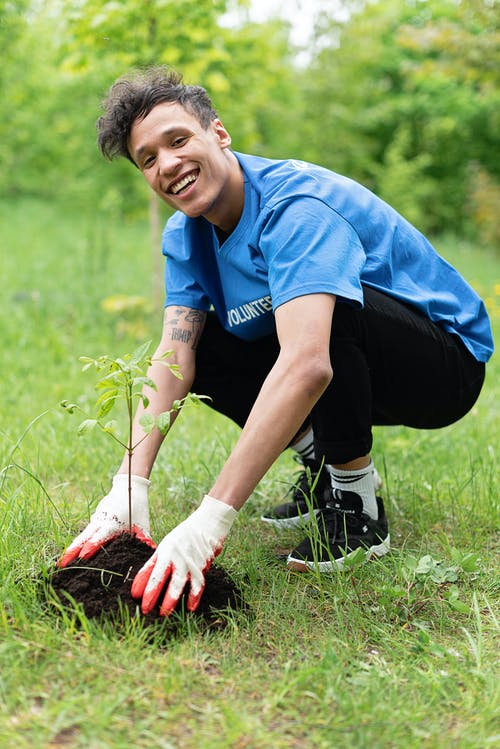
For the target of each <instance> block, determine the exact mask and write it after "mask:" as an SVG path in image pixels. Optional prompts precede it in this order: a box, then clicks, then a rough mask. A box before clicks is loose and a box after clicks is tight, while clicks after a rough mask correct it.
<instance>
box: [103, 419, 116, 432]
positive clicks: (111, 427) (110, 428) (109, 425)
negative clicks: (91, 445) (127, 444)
mask: <svg viewBox="0 0 500 749" xmlns="http://www.w3.org/2000/svg"><path fill="white" fill-rule="evenodd" d="M102 430H103V432H109V434H118V422H117V421H116V419H113V420H112V421H108V422H106V424H104V426H103V427H102Z"/></svg>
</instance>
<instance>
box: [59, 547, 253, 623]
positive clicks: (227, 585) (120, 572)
mask: <svg viewBox="0 0 500 749" xmlns="http://www.w3.org/2000/svg"><path fill="white" fill-rule="evenodd" d="M152 553H153V551H152V549H151V548H150V547H149V546H148V545H147V544H145V543H143V542H142V541H139V539H137V538H135V537H134V536H130V535H129V534H126V533H124V534H122V535H121V536H118V538H116V539H114V541H111V542H110V543H109V544H108V545H107V546H105V547H104V548H102V549H101V550H100V551H99V552H98V553H97V554H96V555H95V556H94V557H93V558H92V559H90V560H87V561H84V560H76V561H75V562H73V563H72V564H70V565H68V566H67V567H64V568H63V569H55V570H54V571H53V573H52V575H51V579H50V586H51V588H52V590H53V591H54V592H55V594H56V595H57V597H58V598H59V600H60V601H61V603H63V604H64V605H65V606H71V603H70V600H69V599H68V595H67V594H69V596H71V599H73V600H74V601H76V603H78V604H81V606H82V607H83V610H84V612H85V615H86V616H87V617H88V618H89V619H91V618H100V617H109V618H111V619H112V618H115V617H117V618H119V617H120V615H121V610H122V609H124V608H127V609H128V610H129V612H130V615H131V616H136V615H138V616H141V617H142V618H143V619H144V620H145V621H147V622H157V621H165V619H166V617H161V616H160V612H159V608H160V603H161V600H162V597H163V596H160V599H159V603H158V604H157V606H156V608H155V609H154V610H153V611H152V612H151V613H150V614H147V615H144V614H141V613H140V607H139V603H140V602H138V601H136V600H135V599H134V598H132V596H131V595H130V589H131V586H132V581H133V579H134V577H135V575H136V573H137V572H138V571H139V570H140V569H141V567H142V566H143V565H144V564H145V562H147V560H148V559H149V558H150V557H151V554H152ZM205 579H206V586H205V590H204V592H203V595H202V597H201V601H200V604H199V606H198V608H197V609H196V611H195V612H194V613H193V614H190V616H195V617H196V618H200V619H203V620H204V621H206V622H207V623H209V624H210V623H212V622H215V621H216V620H217V619H218V618H219V619H220V617H219V614H220V613H221V612H223V611H228V610H237V609H241V608H243V607H244V603H243V598H242V595H241V592H240V590H239V589H238V588H237V586H236V585H235V583H234V581H233V580H232V579H231V577H230V576H229V575H228V573H227V572H226V571H225V570H223V569H222V568H221V567H211V568H210V569H209V570H208V572H207V573H206V576H205ZM186 603H187V592H185V593H184V594H183V596H182V598H181V600H180V601H179V603H178V604H177V609H176V611H185V610H186Z"/></svg>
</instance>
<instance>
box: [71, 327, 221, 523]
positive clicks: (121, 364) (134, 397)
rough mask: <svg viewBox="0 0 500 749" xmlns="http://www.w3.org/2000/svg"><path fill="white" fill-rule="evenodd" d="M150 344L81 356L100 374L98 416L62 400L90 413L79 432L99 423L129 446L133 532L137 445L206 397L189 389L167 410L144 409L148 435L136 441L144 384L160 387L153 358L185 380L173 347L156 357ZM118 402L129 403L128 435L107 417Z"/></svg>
mask: <svg viewBox="0 0 500 749" xmlns="http://www.w3.org/2000/svg"><path fill="white" fill-rule="evenodd" d="M150 347H151V341H147V342H146V343H144V344H142V345H141V346H139V348H137V349H136V350H135V351H134V353H133V354H126V355H125V356H123V357H119V358H117V359H113V358H112V357H111V356H109V355H108V354H103V355H102V356H99V357H98V358H97V359H92V358H90V357H88V356H81V357H80V361H81V362H82V363H83V368H82V371H83V372H85V371H87V370H90V369H93V370H94V371H96V372H98V373H99V374H100V377H99V379H98V380H97V382H96V384H95V389H96V390H97V391H98V392H99V396H98V397H97V399H96V401H95V404H94V411H95V415H94V416H91V415H90V414H89V413H87V412H86V411H84V410H83V409H82V408H81V407H80V406H79V405H78V404H76V403H71V402H70V401H68V400H63V401H61V406H62V407H63V408H64V409H65V410H66V411H68V412H69V413H74V412H75V411H80V412H81V413H83V414H84V415H85V416H86V418H85V419H84V421H82V422H81V424H80V425H79V427H78V434H79V435H83V434H85V433H87V432H89V431H91V430H93V429H95V428H96V427H97V428H99V429H100V430H101V431H102V432H104V433H105V434H108V435H109V436H110V437H111V438H112V439H113V440H115V442H117V443H118V444H119V445H120V446H121V447H122V448H124V449H125V451H126V454H127V457H128V520H129V532H130V533H132V456H133V454H134V451H135V449H136V448H137V447H138V445H140V444H141V442H143V440H145V439H146V437H147V436H148V434H150V433H151V432H152V431H153V429H154V428H155V427H156V428H157V429H159V430H160V432H161V433H162V434H163V435H165V434H167V432H168V431H169V429H170V426H171V424H172V414H174V413H176V412H178V411H179V410H180V409H181V408H182V407H183V406H184V405H186V404H187V403H191V404H198V403H199V402H200V401H201V399H202V398H204V397H206V396H199V395H195V394H194V393H188V395H186V396H185V397H184V398H181V399H179V400H175V401H174V402H173V403H172V407H171V409H170V410H169V411H164V412H163V413H161V414H159V415H158V416H156V417H155V416H153V415H152V414H150V413H148V412H147V411H144V413H143V414H142V415H141V417H140V419H139V422H140V424H141V426H142V428H143V430H144V435H142V436H141V437H140V439H138V440H137V441H136V442H134V441H133V439H134V437H133V433H132V422H133V418H134V410H135V402H136V401H140V402H142V405H143V406H144V409H146V408H147V407H148V406H149V398H148V397H147V396H146V395H145V394H144V393H143V388H144V386H147V387H150V388H152V389H153V390H156V389H157V387H156V384H155V383H154V381H153V380H152V379H151V378H150V377H148V376H147V369H148V368H149V367H150V366H151V364H152V363H153V361H155V362H160V363H161V364H163V365H164V366H166V367H168V369H169V370H170V372H171V373H172V374H173V376H174V377H177V378H178V379H180V380H182V374H181V372H180V370H179V366H178V365H177V364H171V363H170V362H168V361H167V359H169V358H170V357H171V356H172V354H173V351H166V352H165V353H163V354H161V356H159V357H156V358H153V357H152V356H150V355H149V354H148V351H149V349H150ZM117 403H123V404H124V407H125V411H126V423H127V436H126V439H124V438H122V437H121V435H120V431H119V429H118V422H117V421H116V420H110V421H107V417H108V416H109V414H110V413H111V411H112V410H113V408H114V407H115V406H116V405H117Z"/></svg>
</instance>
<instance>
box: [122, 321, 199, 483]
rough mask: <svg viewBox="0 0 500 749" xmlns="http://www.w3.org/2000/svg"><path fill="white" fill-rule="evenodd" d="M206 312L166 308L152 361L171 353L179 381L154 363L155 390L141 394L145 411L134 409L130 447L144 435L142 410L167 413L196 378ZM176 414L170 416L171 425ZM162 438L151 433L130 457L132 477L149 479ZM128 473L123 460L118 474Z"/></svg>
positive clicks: (186, 392) (153, 414) (152, 373)
mask: <svg viewBox="0 0 500 749" xmlns="http://www.w3.org/2000/svg"><path fill="white" fill-rule="evenodd" d="M205 320H206V312H202V311H200V310H195V309H191V308H189V307H167V308H166V309H165V315H164V318H163V332H162V337H161V341H160V343H159V345H158V348H157V349H156V352H155V354H154V356H153V359H158V358H159V357H160V356H161V355H162V354H164V353H165V352H166V351H170V350H172V351H173V354H172V356H171V357H169V358H168V359H167V360H166V361H168V363H169V364H177V365H178V366H179V371H180V373H181V375H182V380H179V379H178V378H177V377H175V376H174V375H173V374H172V372H170V370H169V369H168V367H166V366H165V365H164V364H162V363H161V362H160V361H153V363H152V365H151V367H150V368H149V369H148V373H147V376H148V377H149V378H150V379H151V380H153V382H154V383H155V385H156V390H154V389H153V388H150V387H147V386H145V387H144V389H143V394H144V395H145V396H146V397H147V398H148V399H149V405H148V407H147V409H145V408H144V407H143V405H142V402H140V403H139V406H138V408H137V411H136V414H135V417H134V423H133V428H132V434H133V444H136V443H138V442H139V441H140V440H141V439H142V438H143V437H144V435H145V433H144V431H143V429H142V427H141V425H140V423H139V419H140V418H141V416H142V414H143V413H144V411H145V410H147V412H148V413H150V414H151V415H152V416H154V417H156V416H158V415H159V414H161V413H163V412H164V411H170V409H171V408H172V404H173V402H174V401H175V400H180V399H182V398H184V397H185V396H186V395H187V394H188V393H189V390H190V388H191V385H192V384H193V380H194V375H195V359H196V348H197V346H198V342H199V340H200V337H201V334H202V332H203V327H204V325H205ZM176 416H177V412H173V413H172V423H173V421H174V419H175V418H176ZM163 438H164V435H162V434H161V432H160V431H159V430H158V429H154V430H153V431H152V432H151V433H150V434H149V435H147V436H146V437H145V438H144V440H143V441H142V442H140V444H139V445H138V446H137V447H136V449H135V450H134V454H133V456H132V473H133V474H134V475H136V476H143V477H144V478H149V475H150V473H151V470H152V468H153V464H154V462H155V460H156V456H157V454H158V450H159V449H160V447H161V444H162V442H163ZM126 472H128V458H127V456H125V457H124V459H123V462H122V464H121V466H120V468H119V470H118V473H126Z"/></svg>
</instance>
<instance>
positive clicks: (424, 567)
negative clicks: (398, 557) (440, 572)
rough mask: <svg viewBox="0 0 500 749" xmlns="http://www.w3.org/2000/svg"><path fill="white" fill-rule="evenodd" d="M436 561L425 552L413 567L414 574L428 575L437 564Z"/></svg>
mask: <svg viewBox="0 0 500 749" xmlns="http://www.w3.org/2000/svg"><path fill="white" fill-rule="evenodd" d="M437 564H438V563H437V562H436V560H435V559H433V557H431V556H430V554H426V555H425V556H423V557H421V558H420V559H419V560H418V564H417V566H416V568H415V574H416V575H428V574H429V572H430V571H431V570H433V569H434V568H435V567H436V566H437Z"/></svg>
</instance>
